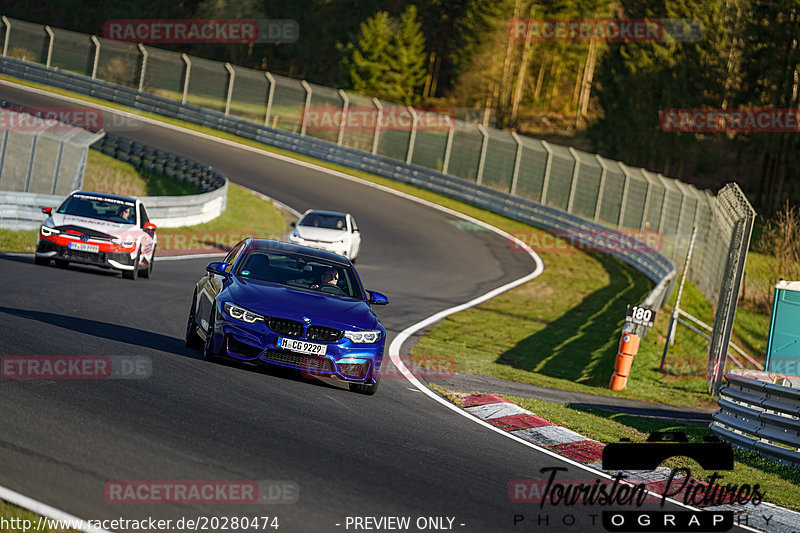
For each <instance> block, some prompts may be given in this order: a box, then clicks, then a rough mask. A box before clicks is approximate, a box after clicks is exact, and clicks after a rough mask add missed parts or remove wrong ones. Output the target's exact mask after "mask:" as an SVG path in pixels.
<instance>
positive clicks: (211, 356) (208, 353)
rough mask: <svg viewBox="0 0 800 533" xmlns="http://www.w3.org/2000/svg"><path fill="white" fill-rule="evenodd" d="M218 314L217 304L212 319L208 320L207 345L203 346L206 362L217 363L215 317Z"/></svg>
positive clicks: (212, 311)
mask: <svg viewBox="0 0 800 533" xmlns="http://www.w3.org/2000/svg"><path fill="white" fill-rule="evenodd" d="M216 314H217V303H216V302H214V304H213V305H212V307H211V318H209V320H208V333H206V343H205V345H203V359H205V360H206V361H210V362H213V361H216V360H217V354H216V353H215V352H214V315H216Z"/></svg>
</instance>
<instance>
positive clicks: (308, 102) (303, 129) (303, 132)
mask: <svg viewBox="0 0 800 533" xmlns="http://www.w3.org/2000/svg"><path fill="white" fill-rule="evenodd" d="M300 85H302V86H303V89H305V90H306V103H305V105H304V106H303V120H302V122H300V135H302V136H304V137H305V135H306V123H307V122H308V108H309V107H310V106H311V85H309V84H308V82H306V80H300Z"/></svg>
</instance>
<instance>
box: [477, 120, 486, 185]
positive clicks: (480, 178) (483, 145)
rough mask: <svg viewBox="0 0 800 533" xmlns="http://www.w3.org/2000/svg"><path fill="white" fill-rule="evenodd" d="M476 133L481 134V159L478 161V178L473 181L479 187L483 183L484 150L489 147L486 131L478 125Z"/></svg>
mask: <svg viewBox="0 0 800 533" xmlns="http://www.w3.org/2000/svg"><path fill="white" fill-rule="evenodd" d="M477 126H478V131H479V132H481V135H482V136H483V142H482V143H481V157H480V159H478V176H477V178H476V180H475V183H477V184H478V185H480V184H481V183H482V182H483V167H484V164H485V163H486V149H487V148H488V146H489V132H488V131H486V128H484V127H483V126H482V125H481V124H478V125H477Z"/></svg>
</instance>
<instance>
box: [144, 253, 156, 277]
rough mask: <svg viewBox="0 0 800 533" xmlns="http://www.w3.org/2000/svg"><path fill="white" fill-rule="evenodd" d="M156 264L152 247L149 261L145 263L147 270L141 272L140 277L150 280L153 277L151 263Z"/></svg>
mask: <svg viewBox="0 0 800 533" xmlns="http://www.w3.org/2000/svg"><path fill="white" fill-rule="evenodd" d="M155 262H156V247H155V246H153V254H152V255H151V256H150V260H149V261H148V262H147V268H145V269H144V270H142V277H143V278H146V279H150V278H151V277H152V276H153V263H155Z"/></svg>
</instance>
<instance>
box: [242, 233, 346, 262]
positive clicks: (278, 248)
mask: <svg viewBox="0 0 800 533" xmlns="http://www.w3.org/2000/svg"><path fill="white" fill-rule="evenodd" d="M249 248H250V249H251V250H268V251H275V252H290V253H294V254H301V255H305V256H308V257H316V258H319V259H325V260H327V261H331V262H333V263H339V264H341V265H343V266H349V261H348V260H347V258H345V257H344V256H341V255H339V254H335V253H333V252H327V251H325V250H320V249H318V248H311V247H309V246H300V245H298V244H289V243H286V242H281V241H276V240H273V239H252V238H251V239H250V244H249Z"/></svg>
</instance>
